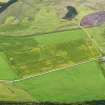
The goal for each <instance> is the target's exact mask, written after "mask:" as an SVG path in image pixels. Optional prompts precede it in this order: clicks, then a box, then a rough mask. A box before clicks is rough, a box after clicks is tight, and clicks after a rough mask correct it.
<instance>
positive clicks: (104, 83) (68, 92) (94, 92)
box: [14, 61, 105, 102]
mask: <svg viewBox="0 0 105 105" xmlns="http://www.w3.org/2000/svg"><path fill="white" fill-rule="evenodd" d="M14 84H15V85H16V86H20V87H21V88H22V89H25V90H27V91H28V92H29V93H30V94H32V95H33V96H34V97H35V98H36V99H37V100H39V101H50V102H78V101H89V100H102V99H105V89H104V88H105V78H104V76H103V74H102V72H101V68H100V66H99V65H98V63H97V62H95V61H92V62H89V63H85V64H81V65H77V66H74V67H72V68H66V69H63V70H60V71H56V72H52V73H48V74H45V75H42V76H39V77H33V78H30V79H26V80H23V81H17V82H14Z"/></svg>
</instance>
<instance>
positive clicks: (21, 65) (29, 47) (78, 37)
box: [0, 29, 99, 78]
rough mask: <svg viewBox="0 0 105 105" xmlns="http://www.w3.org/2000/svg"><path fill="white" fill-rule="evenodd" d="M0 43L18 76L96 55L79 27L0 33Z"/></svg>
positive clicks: (80, 60)
mask: <svg viewBox="0 0 105 105" xmlns="http://www.w3.org/2000/svg"><path fill="white" fill-rule="evenodd" d="M0 45H1V46H0V50H1V52H4V53H5V54H6V56H7V58H8V60H9V63H10V64H11V65H12V67H13V69H14V70H15V71H16V73H17V75H18V77H19V78H22V77H24V76H29V75H34V74H38V73H43V72H46V71H49V70H52V69H56V68H61V67H64V66H67V65H73V64H76V63H80V62H82V61H86V60H89V59H91V58H96V57H97V56H99V53H98V52H97V50H96V48H95V46H94V45H93V43H92V42H91V40H90V39H89V38H88V36H87V35H86V33H85V32H84V31H83V30H82V29H80V30H73V31H65V32H59V33H49V34H46V35H39V36H36V37H35V36H31V37H4V36H0Z"/></svg>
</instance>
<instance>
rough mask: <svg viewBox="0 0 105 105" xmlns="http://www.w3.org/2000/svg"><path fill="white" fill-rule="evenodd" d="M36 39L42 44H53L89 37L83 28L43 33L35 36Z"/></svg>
mask: <svg viewBox="0 0 105 105" xmlns="http://www.w3.org/2000/svg"><path fill="white" fill-rule="evenodd" d="M34 38H35V40H36V41H37V42H38V43H39V44H41V45H51V44H58V43H65V42H70V41H76V40H81V39H83V40H84V39H85V38H87V35H86V33H85V32H84V31H83V30H82V29H78V30H72V31H63V32H57V33H51V34H50V33H49V34H43V35H40V36H35V37H34Z"/></svg>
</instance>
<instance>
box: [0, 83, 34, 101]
mask: <svg viewBox="0 0 105 105" xmlns="http://www.w3.org/2000/svg"><path fill="white" fill-rule="evenodd" d="M0 101H6V102H7V101H16V102H21V101H22V102H24V101H26V102H27V101H36V99H35V98H33V97H32V96H31V95H30V94H29V93H28V92H26V91H24V90H22V89H20V88H18V87H17V86H13V85H12V84H9V83H0Z"/></svg>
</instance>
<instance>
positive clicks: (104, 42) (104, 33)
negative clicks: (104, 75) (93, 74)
mask: <svg viewBox="0 0 105 105" xmlns="http://www.w3.org/2000/svg"><path fill="white" fill-rule="evenodd" d="M86 30H87V31H88V32H89V34H90V35H91V37H92V38H93V39H94V40H95V41H96V42H97V46H98V47H99V49H101V51H102V53H105V23H103V24H101V25H99V26H96V27H91V28H86Z"/></svg>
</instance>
